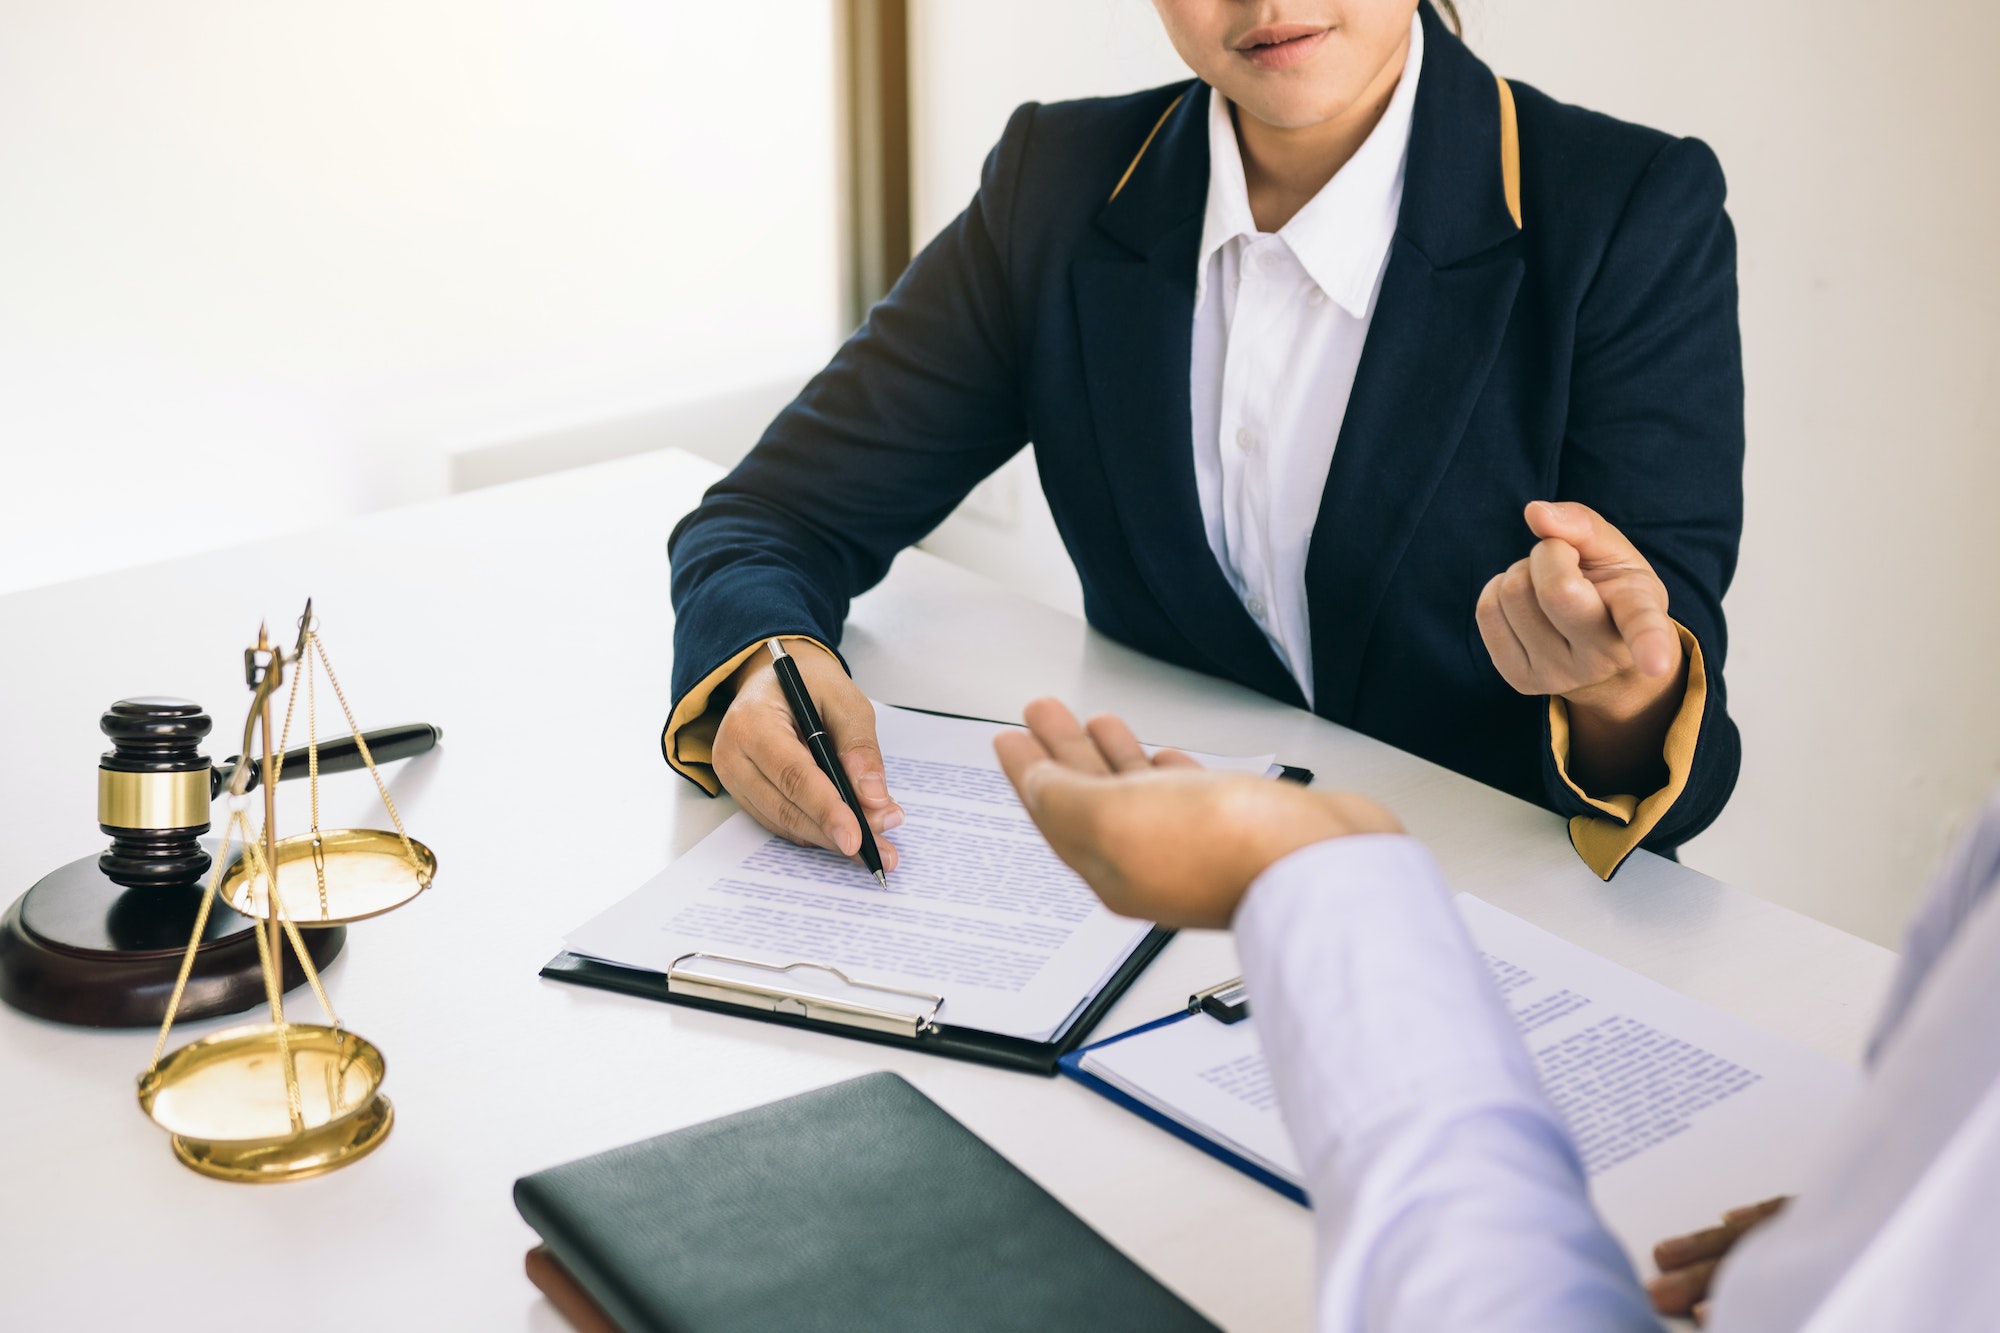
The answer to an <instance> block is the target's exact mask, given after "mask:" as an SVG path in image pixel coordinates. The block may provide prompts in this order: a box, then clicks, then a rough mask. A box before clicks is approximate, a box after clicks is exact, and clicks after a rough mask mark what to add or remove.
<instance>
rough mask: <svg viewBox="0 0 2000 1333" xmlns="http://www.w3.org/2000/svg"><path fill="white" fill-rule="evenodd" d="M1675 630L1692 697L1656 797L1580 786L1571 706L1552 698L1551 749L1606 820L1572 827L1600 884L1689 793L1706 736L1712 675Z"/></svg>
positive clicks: (1671, 742) (1689, 637) (1674, 727)
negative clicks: (1572, 763) (1572, 764)
mask: <svg viewBox="0 0 2000 1333" xmlns="http://www.w3.org/2000/svg"><path fill="white" fill-rule="evenodd" d="M1674 629H1675V631H1676V632H1677V633H1678V634H1679V635H1680V636H1681V649H1682V651H1684V652H1685V653H1686V654H1687V659H1688V675H1687V692H1686V693H1685V694H1684V695H1682V697H1681V707H1680V711H1679V712H1678V713H1676V714H1674V720H1673V722H1672V723H1671V724H1670V725H1669V726H1668V727H1667V739H1666V742H1665V744H1664V745H1662V746H1661V751H1660V753H1661V758H1663V759H1665V760H1666V764H1667V783H1666V785H1665V786H1664V787H1661V788H1660V789H1659V790H1658V791H1656V792H1654V793H1652V794H1651V795H1650V796H1644V797H1639V796H1624V795H1618V796H1605V797H1597V796H1592V795H1591V794H1590V793H1589V792H1587V791H1585V790H1584V789H1583V788H1582V787H1580V786H1578V785H1577V782H1576V779H1574V778H1572V777H1571V776H1570V775H1569V705H1568V704H1567V703H1565V702H1564V701H1563V700H1562V699H1561V698H1559V697H1557V696H1554V695H1551V696H1550V698H1549V747H1550V749H1552V750H1553V751H1554V752H1555V760H1556V772H1557V773H1559V774H1561V775H1562V780H1563V782H1564V783H1565V784H1567V785H1568V787H1569V789H1570V790H1571V791H1573V792H1575V793H1576V795H1577V798H1578V799H1579V800H1582V801H1584V802H1586V803H1588V804H1589V805H1590V806H1591V807H1592V808H1594V809H1596V810H1600V811H1602V812H1603V814H1602V816H1599V815H1577V816H1575V817H1573V818H1572V819H1571V820H1570V821H1569V840H1570V845H1571V846H1573V847H1575V848H1576V854H1577V855H1578V856H1580V857H1582V858H1583V863H1584V864H1585V865H1587V866H1589V867H1590V868H1591V870H1592V872H1593V873H1595V874H1596V876H1597V877H1598V878H1599V879H1610V878H1611V876H1612V875H1613V873H1615V872H1616V871H1617V869H1618V867H1619V866H1620V865H1623V864H1624V862H1625V858H1626V857H1628V856H1630V855H1631V854H1632V852H1633V850H1634V849H1635V848H1637V847H1638V845H1639V844H1640V842H1642V841H1644V839H1645V837H1646V835H1647V834H1648V833H1651V832H1652V831H1653V828H1654V826H1655V825H1657V824H1658V823H1659V822H1660V819H1661V817H1662V816H1664V815H1665V814H1666V813H1667V811H1668V810H1670V809H1672V808H1673V804H1674V802H1675V801H1678V800H1679V799H1680V797H1681V793H1682V792H1683V791H1685V790H1687V784H1688V775H1689V774H1690V773H1692V772H1693V771H1694V748H1695V741H1696V739H1697V738H1699V737H1700V735H1701V718H1702V711H1703V709H1704V708H1706V706H1707V704H1708V671H1707V668H1706V667H1705V666H1703V664H1702V657H1701V643H1700V642H1699V641H1698V640H1697V639H1696V638H1695V637H1694V635H1693V634H1692V633H1691V632H1689V630H1688V627H1687V626H1685V625H1683V624H1681V623H1680V622H1679V621H1678V620H1676V621H1675V622H1674Z"/></svg>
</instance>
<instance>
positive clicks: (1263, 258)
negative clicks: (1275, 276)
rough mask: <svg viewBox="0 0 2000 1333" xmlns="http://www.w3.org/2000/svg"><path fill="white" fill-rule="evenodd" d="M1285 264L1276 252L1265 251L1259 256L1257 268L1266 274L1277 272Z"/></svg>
mask: <svg viewBox="0 0 2000 1333" xmlns="http://www.w3.org/2000/svg"><path fill="white" fill-rule="evenodd" d="M1283 262H1284V258H1283V256H1281V255H1280V254H1279V253H1278V252H1277V251H1276V250H1265V251H1262V252H1260V253H1259V254H1258V256H1257V267H1258V268H1261V269H1263V270H1264V271H1265V272H1266V273H1275V272H1277V270H1278V265H1279V264H1282V263H1283Z"/></svg>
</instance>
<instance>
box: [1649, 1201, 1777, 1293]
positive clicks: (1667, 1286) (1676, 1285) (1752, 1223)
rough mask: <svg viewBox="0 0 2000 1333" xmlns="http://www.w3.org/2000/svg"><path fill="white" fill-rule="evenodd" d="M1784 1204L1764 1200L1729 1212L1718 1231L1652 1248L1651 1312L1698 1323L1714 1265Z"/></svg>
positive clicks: (1674, 1239) (1695, 1233) (1673, 1239)
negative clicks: (1689, 1318)
mask: <svg viewBox="0 0 2000 1333" xmlns="http://www.w3.org/2000/svg"><path fill="white" fill-rule="evenodd" d="M1785 1203H1786V1200H1785V1199H1783V1198H1777V1199H1766V1200H1764V1202H1762V1203H1753V1204H1751V1205H1750V1206H1749V1207H1747V1208H1732V1209H1730V1210H1729V1211H1728V1212H1726V1213H1724V1214H1723V1215H1722V1225H1721V1226H1719V1227H1710V1228H1708V1229H1707V1230H1706V1231H1693V1232H1689V1233H1688V1234H1687V1235H1685V1236H1673V1237H1670V1238H1669V1239H1667V1240H1663V1241H1661V1242H1660V1243H1659V1244H1658V1245H1655V1246H1654V1247H1653V1262H1654V1263H1656V1264H1658V1265H1659V1266H1660V1275H1659V1276H1658V1277H1656V1278H1654V1279H1653V1280H1652V1281H1651V1282H1648V1283H1647V1284H1646V1290H1647V1291H1648V1292H1649V1293H1650V1294H1651V1295H1652V1298H1653V1308H1654V1309H1655V1310H1658V1311H1659V1312H1660V1313H1661V1314H1675V1315H1684V1314H1692V1315H1693V1316H1694V1321H1695V1323H1697V1324H1699V1323H1701V1322H1702V1320H1703V1316H1704V1314H1706V1312H1707V1302H1708V1286H1709V1283H1710V1282H1711V1281H1713V1280H1714V1278H1715V1268H1716V1265H1717V1264H1720V1263H1721V1262H1722V1259H1723V1256H1724V1255H1726V1254H1728V1253H1729V1252H1730V1251H1731V1250H1732V1249H1734V1248H1736V1242H1737V1241H1739V1240H1742V1239H1743V1237H1745V1236H1746V1235H1748V1234H1749V1233H1750V1232H1751V1231H1752V1230H1753V1229H1755V1228H1756V1227H1757V1226H1758V1225H1759V1224H1760V1223H1763V1222H1766V1221H1769V1220H1770V1219H1771V1218H1773V1217H1776V1216H1777V1215H1778V1212H1779V1210H1780V1209H1782V1208H1783V1207H1784V1206H1785Z"/></svg>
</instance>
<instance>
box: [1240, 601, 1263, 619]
mask: <svg viewBox="0 0 2000 1333" xmlns="http://www.w3.org/2000/svg"><path fill="white" fill-rule="evenodd" d="M1243 606H1244V609H1245V610H1247V611H1249V612H1250V615H1251V617H1252V618H1253V619H1256V620H1262V619H1263V618H1264V599H1263V598H1261V597H1252V598H1251V599H1250V600H1249V601H1247V602H1245V603H1244V604H1243Z"/></svg>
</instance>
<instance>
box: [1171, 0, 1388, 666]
mask: <svg viewBox="0 0 2000 1333" xmlns="http://www.w3.org/2000/svg"><path fill="white" fill-rule="evenodd" d="M1423 59H1424V30H1423V25H1422V24H1421V23H1420V22H1418V21H1417V20H1416V19H1414V18H1412V19H1411V20H1410V54H1409V57H1408V59H1407V61H1406V62H1405V64H1404V67H1403V76H1402V79H1401V81H1400V82H1399V83H1398V84H1397V85H1396V91H1395V93H1394V94H1393V95H1392V96H1391V97H1390V99H1389V105H1388V108H1387V109H1386V110H1384V111H1383V113H1382V119H1381V120H1380V121H1378V122H1377V123H1376V126H1375V129H1374V131H1373V132H1372V133H1370V134H1369V136H1368V138H1367V140H1366V142H1364V143H1363V144H1362V145H1361V147H1360V149H1358V150H1357V151H1356V152H1355V154H1354V156H1353V157H1352V158H1351V159H1349V161H1348V163H1347V165H1345V166H1343V167H1342V168H1341V169H1340V171H1339V172H1338V173H1336V174H1335V176H1334V178H1333V179H1332V180H1330V181H1328V182H1327V183H1326V185H1325V187H1324V188H1322V189H1321V190H1320V192H1319V193H1318V194H1316V195H1314V196H1313V197H1312V199H1311V201H1310V202H1308V203H1307V204H1306V206H1305V207H1304V208H1301V209H1300V210H1299V211H1298V213H1297V214H1295V215H1294V216H1293V217H1292V219H1291V220H1290V221H1289V222H1287V223H1285V225H1284V226H1283V227H1280V228H1279V229H1278V230H1277V231H1276V232H1275V233H1272V232H1261V231H1259V230H1257V223H1256V221H1255V220H1254V219H1253V218H1252V217H1251V215H1250V193H1249V189H1248V186H1247V185H1246V184H1245V182H1244V176H1243V157H1242V154H1241V152H1240V151H1239V150H1238V148H1237V143H1236V127H1235V124H1234V122H1233V120H1232V119H1231V116H1230V108H1229V101H1228V99H1227V98H1225V97H1223V96H1222V94H1221V93H1220V92H1216V91H1213V90H1211V91H1210V93H1209V98H1208V163H1209V166H1208V207H1207V212H1206V214H1205V215H1204V217H1203V219H1202V225H1201V253H1200V258H1199V259H1198V261H1197V266H1196V270H1195V297H1194V353H1193V356H1192V358H1191V360H1190V363H1189V380H1190V385H1189V390H1190V392H1189V399H1190V404H1191V406H1192V408H1193V414H1194V477H1195V488H1196V491H1197V493H1198V494H1199V496H1200V499H1201V516H1202V523H1203V526H1204V527H1205V528H1206V529H1207V534H1208V546H1209V549H1210V550H1211V551H1213V552H1215V559H1216V562H1217V563H1218V564H1220V565H1221V566H1222V571H1223V573H1224V574H1225V575H1227V576H1228V578H1229V582H1230V586H1231V587H1233V588H1234V589H1235V590H1236V595H1237V596H1238V597H1239V598H1241V599H1242V601H1243V605H1244V607H1245V609H1247V610H1248V611H1249V612H1250V614H1251V616H1252V617H1253V618H1254V619H1255V620H1256V621H1257V622H1258V623H1259V624H1260V625H1262V626H1263V627H1264V633H1265V635H1266V636H1268V637H1269V639H1270V640H1271V646H1272V647H1273V648H1275V649H1277V652H1278V656H1279V658H1280V659H1281V660H1282V661H1283V662H1284V663H1285V665H1286V666H1287V667H1288V668H1290V670H1291V673H1292V676H1293V678H1294V679H1296V680H1297V681H1298V683H1299V687H1300V688H1301V689H1302V690H1304V691H1305V696H1306V702H1307V704H1308V705H1310V704H1311V703H1312V698H1313V681H1312V626H1311V624H1310V623H1309V621H1308V619H1307V613H1306V583H1305V570H1306V550H1307V548H1308V547H1309V546H1310V545H1311V543H1312V533H1313V523H1314V521H1315V520H1316V519H1317V518H1318V517H1319V502H1320V494H1321V492H1322V491H1324V490H1325V489H1326V475H1327V469H1328V468H1329V467H1330V466H1331V465H1332V463H1333V448H1334V443H1335V441H1336V440H1337V439H1338V438H1339V436H1340V423H1341V421H1342V419H1343V418H1345V417H1346V415H1347V399H1348V395H1349V394H1350V393H1351V392H1352V391H1353V389H1354V373H1355V370H1356V369H1357V368H1358V367H1359V366H1360V364H1361V347H1362V344H1363V343H1364V342H1365V341H1366V340H1367V337H1368V324H1369V321H1370V319H1371V318H1372V317H1373V316H1374V313H1375V298H1376V296H1377V295H1378V294H1379V293H1380V291H1381V289H1382V274H1383V272H1384V270H1385V269H1387V267H1388V263H1389V242H1390V240H1391V239H1392V238H1393V237H1394V236H1395V232H1396V215H1397V212H1398V210H1399V209H1400V208H1401V207H1402V203H1403V168H1404V163H1405V160H1406V159H1407V157H1408V156H1409V143H1410V112H1411V109H1412V107H1413V106H1414V105H1415V103H1416V95H1417V78H1418V75H1419V73H1420V72H1421V70H1422V66H1423Z"/></svg>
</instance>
